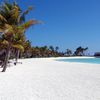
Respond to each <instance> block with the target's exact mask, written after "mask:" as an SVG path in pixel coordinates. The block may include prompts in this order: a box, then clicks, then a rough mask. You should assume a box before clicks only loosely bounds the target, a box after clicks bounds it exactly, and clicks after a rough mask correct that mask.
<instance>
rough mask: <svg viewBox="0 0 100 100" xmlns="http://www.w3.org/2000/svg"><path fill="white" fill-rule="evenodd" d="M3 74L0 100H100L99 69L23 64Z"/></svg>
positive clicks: (30, 61) (31, 61)
mask: <svg viewBox="0 0 100 100" xmlns="http://www.w3.org/2000/svg"><path fill="white" fill-rule="evenodd" d="M20 62H22V63H23V64H18V65H17V66H13V65H12V64H11V65H10V66H11V67H9V68H7V71H6V72H5V73H1V72H0V100H100V65H95V64H80V63H67V62H60V61H55V58H41V59H39V58H36V59H34V58H33V59H24V60H20Z"/></svg>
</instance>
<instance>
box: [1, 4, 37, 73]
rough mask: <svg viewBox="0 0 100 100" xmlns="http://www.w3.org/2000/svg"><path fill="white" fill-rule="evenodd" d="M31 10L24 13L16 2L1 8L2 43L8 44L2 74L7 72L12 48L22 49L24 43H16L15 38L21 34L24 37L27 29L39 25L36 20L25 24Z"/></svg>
mask: <svg viewBox="0 0 100 100" xmlns="http://www.w3.org/2000/svg"><path fill="white" fill-rule="evenodd" d="M29 10H31V8H29V9H28V10H26V11H25V12H24V13H23V12H22V10H21V9H20V7H19V6H18V5H17V4H16V3H15V2H14V3H12V4H10V3H8V2H6V3H4V5H1V6H0V32H2V33H3V41H2V42H4V41H5V42H6V44H7V47H6V56H5V61H4V66H3V70H2V72H5V70H6V68H7V63H8V60H9V57H10V52H11V48H12V47H14V48H17V50H18V49H19V48H22V43H23V41H22V42H20V43H18V41H21V40H22V38H20V39H18V41H17V42H15V40H16V39H15V38H16V37H19V36H18V35H20V34H23V35H24V33H25V31H26V29H27V28H29V27H30V26H31V25H33V24H36V23H37V21H35V20H30V21H28V22H24V21H25V15H26V14H27V13H28V12H29ZM18 32H19V33H18ZM13 42H14V44H13Z"/></svg>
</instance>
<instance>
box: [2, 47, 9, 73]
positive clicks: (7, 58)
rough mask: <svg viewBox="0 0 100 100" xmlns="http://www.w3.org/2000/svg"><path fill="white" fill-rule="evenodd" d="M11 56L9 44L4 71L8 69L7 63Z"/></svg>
mask: <svg viewBox="0 0 100 100" xmlns="http://www.w3.org/2000/svg"><path fill="white" fill-rule="evenodd" d="M9 57H10V46H8V49H7V52H6V56H5V60H4V64H3V70H2V72H5V71H6V69H7V64H8V60H9Z"/></svg>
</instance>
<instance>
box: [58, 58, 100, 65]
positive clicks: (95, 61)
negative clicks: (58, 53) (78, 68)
mask: <svg viewBox="0 0 100 100" xmlns="http://www.w3.org/2000/svg"><path fill="white" fill-rule="evenodd" d="M58 61H64V62H79V63H91V64H100V58H71V59H67V58H65V59H59V60H58Z"/></svg>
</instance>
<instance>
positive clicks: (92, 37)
mask: <svg viewBox="0 0 100 100" xmlns="http://www.w3.org/2000/svg"><path fill="white" fill-rule="evenodd" d="M17 2H19V3H20V6H21V7H22V8H23V9H26V8H27V7H28V6H29V5H34V6H35V9H34V10H33V11H32V12H30V14H29V15H28V16H27V19H32V18H35V19H37V20H41V21H43V24H41V25H36V26H34V27H31V28H30V29H29V30H28V31H27V32H26V35H27V38H28V39H29V40H30V41H31V42H32V45H33V46H44V45H48V46H50V45H53V46H59V47H60V50H62V51H64V50H66V49H67V48H70V49H72V50H75V49H76V48H77V47H78V46H83V47H89V51H90V52H95V51H100V46H99V43H100V0H23V1H22V0H17Z"/></svg>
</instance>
